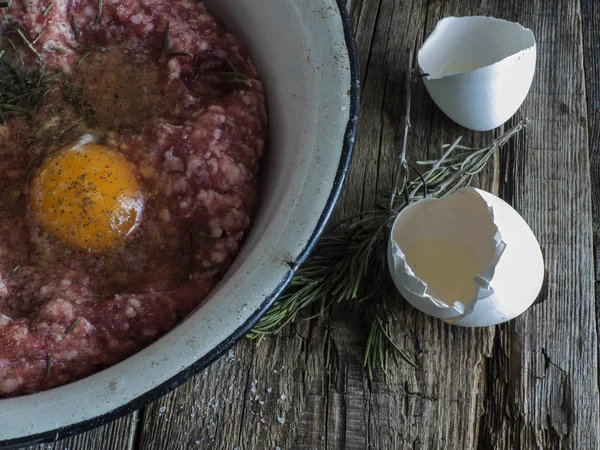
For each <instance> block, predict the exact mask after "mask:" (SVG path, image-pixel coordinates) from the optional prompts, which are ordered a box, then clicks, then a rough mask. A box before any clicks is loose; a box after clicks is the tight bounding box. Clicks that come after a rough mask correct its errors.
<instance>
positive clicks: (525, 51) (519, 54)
mask: <svg viewBox="0 0 600 450" xmlns="http://www.w3.org/2000/svg"><path fill="white" fill-rule="evenodd" d="M418 64H419V68H420V70H421V71H422V73H423V74H428V75H426V76H424V77H423V82H424V83H425V87H426V88H427V91H428V92H429V95H430V96H431V98H432V99H433V101H434V102H435V103H436V105H437V106H438V107H439V108H440V109H441V110H442V111H443V112H444V113H445V114H446V115H447V116H448V117H450V118H451V119H452V120H454V121H455V122H457V123H458V124H460V125H462V126H464V127H466V128H470V129H472V130H476V131H487V130H491V129H494V128H496V127H499V126H500V125H502V124H503V123H505V122H506V121H507V120H508V119H510V118H511V117H512V116H513V115H514V114H515V112H516V111H517V110H518V109H519V107H520V106H521V104H522V103H523V101H524V100H525V97H526V96H527V93H528V92H529V88H530V87H531V82H532V80H533V75H534V72H535V64H536V42H535V37H534V35H533V32H532V31H531V30H529V29H527V28H524V27H523V26H521V25H520V24H518V23H516V22H508V21H506V20H501V19H496V18H494V17H485V16H472V17H446V18H444V19H442V20H440V21H439V22H438V23H437V25H436V27H435V29H434V30H433V32H432V33H431V35H429V37H428V38H427V39H426V40H425V42H424V43H423V45H422V47H421V48H420V50H419V53H418Z"/></svg>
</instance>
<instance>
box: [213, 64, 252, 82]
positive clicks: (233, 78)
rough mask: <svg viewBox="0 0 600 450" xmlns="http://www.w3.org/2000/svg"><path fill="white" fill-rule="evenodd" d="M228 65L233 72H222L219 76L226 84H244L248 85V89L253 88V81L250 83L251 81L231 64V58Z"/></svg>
mask: <svg viewBox="0 0 600 450" xmlns="http://www.w3.org/2000/svg"><path fill="white" fill-rule="evenodd" d="M227 64H229V67H230V68H231V72H221V73H220V74H219V75H220V76H221V77H224V78H225V79H224V81H225V83H243V84H245V85H247V86H248V87H252V81H250V79H249V78H248V77H247V76H246V75H244V74H243V73H241V72H240V71H239V70H238V69H237V68H236V67H235V66H234V65H233V63H232V62H231V59H230V58H227Z"/></svg>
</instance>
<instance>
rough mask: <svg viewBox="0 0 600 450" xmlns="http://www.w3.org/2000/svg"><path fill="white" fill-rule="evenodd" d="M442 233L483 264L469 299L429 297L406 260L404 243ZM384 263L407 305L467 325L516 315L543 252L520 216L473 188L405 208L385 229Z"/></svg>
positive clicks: (531, 294) (530, 294) (529, 296)
mask: <svg viewBox="0 0 600 450" xmlns="http://www.w3.org/2000/svg"><path fill="white" fill-rule="evenodd" d="M441 234H445V236H446V237H449V238H452V239H455V240H456V241H457V242H462V243H468V245H469V246H470V247H471V248H472V249H473V250H474V251H475V253H476V254H477V257H478V259H479V260H480V261H482V267H484V268H485V269H484V270H482V271H481V273H478V275H477V276H476V277H475V278H474V280H473V281H474V282H475V284H476V285H477V289H476V293H475V295H474V297H473V298H472V299H470V300H468V301H465V302H456V303H454V304H453V305H447V304H445V303H444V302H443V301H441V300H439V299H436V298H434V297H432V296H431V295H429V293H428V292H427V283H426V282H424V281H423V280H421V279H419V278H418V277H417V276H415V274H414V273H413V271H412V270H411V268H410V267H409V265H408V264H407V262H406V258H405V256H404V253H403V251H402V247H401V246H402V245H403V244H402V243H403V242H411V241H412V240H414V239H418V238H419V237H421V238H422V237H423V236H427V235H431V236H440V235H441ZM388 263H389V269H390V273H391V275H392V278H393V280H394V283H395V285H396V287H397V289H398V291H399V292H400V293H401V294H402V296H403V297H404V298H405V299H406V300H407V301H408V302H409V303H410V304H411V305H412V306H414V307H415V308H417V309H419V310H420V311H422V312H424V313H426V314H428V315H431V316H434V317H438V318H440V319H443V320H445V321H447V322H449V323H452V324H454V325H460V326H467V327H479V326H489V325H495V324H498V323H502V322H506V321H508V320H510V319H513V318H514V317H516V316H518V315H520V314H521V313H523V312H524V311H525V310H526V309H527V308H529V306H531V304H532V303H533V302H534V301H535V299H536V298H537V296H538V294H539V292H540V290H541V287H542V284H543V280H544V261H543V256H542V252H541V249H540V246H539V244H538V242H537V239H536V238H535V235H534V234H533V232H532V231H531V229H530V228H529V226H528V225H527V223H526V222H525V220H523V218H522V217H521V216H520V215H519V214H518V213H517V212H516V211H515V210H514V209H513V208H512V207H511V206H510V205H509V204H507V203H506V202H505V201H503V200H502V199H500V198H499V197H497V196H495V195H493V194H491V193H489V192H486V191H483V190H480V189H475V188H463V189H459V190H458V191H456V192H455V193H454V194H452V195H449V196H447V197H445V198H442V199H423V200H420V201H418V202H415V203H414V204H412V205H410V206H408V207H407V208H405V209H404V210H403V211H402V212H401V213H400V214H399V215H398V217H397V218H396V221H395V222H394V225H393V227H392V232H391V233H390V241H389V247H388Z"/></svg>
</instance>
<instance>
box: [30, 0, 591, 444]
mask: <svg viewBox="0 0 600 450" xmlns="http://www.w3.org/2000/svg"><path fill="white" fill-rule="evenodd" d="M348 9H349V11H350V14H351V17H352V24H353V27H354V31H355V34H356V38H357V47H358V52H359V57H360V61H361V83H362V105H361V119H360V123H359V134H358V137H357V142H356V149H355V155H354V159H353V164H352V166H351V169H350V172H349V174H348V179H347V180H348V181H347V184H346V186H345V189H344V193H343V195H342V197H341V199H340V202H339V204H338V207H337V209H336V212H335V217H337V218H339V217H344V216H346V215H349V214H351V213H354V212H357V211H360V210H361V209H368V208H371V207H373V205H374V204H375V203H376V201H377V198H378V196H379V195H382V194H386V193H387V191H388V190H389V188H390V185H391V179H392V177H393V170H394V166H395V161H396V158H397V156H398V154H399V151H400V143H401V140H402V131H403V121H404V117H403V111H404V102H405V98H404V80H405V77H406V49H407V48H410V49H413V50H414V49H417V48H418V47H419V46H420V44H421V43H422V41H423V39H424V38H425V37H426V36H427V35H428V34H429V33H430V32H431V31H432V29H433V28H434V26H435V24H436V22H437V21H438V20H439V19H441V18H443V17H445V16H449V15H456V16H460V15H492V16H496V17H501V18H504V19H507V20H514V21H518V22H520V23H521V24H523V25H524V26H527V27H530V28H531V29H532V30H533V32H534V34H535V36H536V38H537V42H538V64H537V72H536V76H535V78H534V82H533V85H532V88H531V91H530V94H529V96H528V98H527V100H526V101H525V103H524V105H523V106H522V108H521V109H520V110H519V111H518V113H517V114H516V115H515V117H514V118H513V119H511V121H509V123H507V124H506V126H510V125H512V124H513V123H515V122H516V121H517V120H519V119H520V118H522V117H525V116H527V117H528V118H529V119H530V120H531V125H530V126H529V127H528V129H527V131H526V132H525V133H524V134H522V135H521V136H520V137H519V138H518V139H517V140H515V141H513V142H511V143H510V144H509V145H508V146H507V148H506V149H505V150H504V151H503V152H502V153H501V154H499V155H497V158H496V162H497V164H498V166H497V167H496V168H495V170H494V168H490V170H487V171H485V172H484V173H483V174H482V175H481V176H480V177H479V178H478V179H477V180H476V183H477V184H478V185H479V186H481V187H483V188H485V189H489V190H491V189H495V190H496V191H497V192H496V193H498V194H499V195H501V196H502V197H503V198H504V199H505V200H507V201H508V202H509V203H511V204H512V205H513V206H514V207H515V208H516V209H517V211H519V212H520V213H521V214H522V215H523V217H524V218H525V220H526V221H527V222H528V223H529V224H530V226H531V228H532V230H533V231H534V233H535V234H536V236H537V237H538V239H539V241H540V244H541V246H542V248H543V250H544V253H545V261H546V265H547V269H548V271H549V282H548V287H547V295H546V296H545V300H544V301H542V302H540V303H538V304H536V305H534V306H533V307H532V308H530V309H529V310H528V311H527V312H526V313H525V314H523V315H522V316H520V317H519V318H517V319H516V320H513V321H511V322H509V323H508V324H504V325H501V326H497V327H490V328H485V329H465V328H459V327H453V326H450V325H446V324H443V323H442V322H440V321H438V320H435V319H432V318H430V317H427V316H425V315H423V314H421V313H419V312H418V311H416V310H414V309H412V308H410V307H408V306H407V304H406V303H405V302H403V301H402V300H401V299H400V298H396V305H397V309H398V315H399V316H400V320H399V323H398V326H397V329H396V338H397V340H398V342H399V343H400V344H401V345H402V346H403V348H404V349H406V351H407V352H408V354H409V355H411V356H412V357H413V358H414V359H415V360H416V362H417V363H418V365H419V367H418V368H417V369H413V368H411V367H409V366H408V365H401V366H400V367H398V368H397V370H396V371H394V373H393V375H392V377H391V379H390V380H389V382H388V383H385V382H384V381H383V380H382V379H381V377H379V376H377V377H376V378H375V379H374V380H373V381H372V382H370V381H369V380H368V378H367V377H366V375H365V372H364V370H363V367H362V357H363V355H362V351H363V348H364V344H365V342H366V337H367V333H368V327H367V324H366V323H365V320H364V314H362V311H363V309H362V308H364V305H361V304H344V305H336V306H334V307H333V308H332V309H331V311H330V315H329V316H328V317H327V318H320V319H318V320H315V321H313V322H299V323H297V324H293V325H291V326H289V327H287V328H286V329H284V330H283V332H282V333H281V334H280V335H278V336H276V337H273V338H271V339H267V340H266V341H265V342H264V343H263V344H262V345H261V346H260V347H255V346H254V344H253V343H251V342H249V341H246V340H243V341H242V342H240V343H239V344H238V345H237V346H236V347H235V348H234V349H233V350H232V352H231V353H230V354H229V355H226V356H224V357H223V358H221V360H219V361H218V362H217V363H215V364H214V365H213V366H212V367H211V368H209V369H208V370H207V371H205V372H204V373H201V374H199V375H198V376H196V377H194V378H193V379H192V380H191V381H189V382H188V383H186V384H185V385H184V386H182V387H180V388H179V389H177V390H176V391H174V392H172V393H171V394H169V395H167V396H165V397H164V398H162V399H160V400H158V401H156V402H155V403H154V404H152V405H150V406H149V407H148V408H146V409H145V410H144V411H143V413H141V414H140V417H141V419H140V423H139V425H140V426H141V428H140V430H139V436H138V438H137V439H136V440H134V439H133V436H136V432H135V416H130V417H128V418H125V419H123V420H121V421H118V422H115V423H114V424H111V425H107V426H106V427H104V428H101V429H99V430H94V431H91V432H89V433H86V434H84V435H82V436H79V437H76V438H73V439H70V440H66V441H65V442H61V443H59V444H57V446H55V447H54V448H55V449H60V450H66V449H67V448H69V450H74V449H76V450H79V449H88V448H89V449H96V448H98V449H100V448H102V449H104V450H110V449H118V450H121V449H130V448H134V447H135V448H137V449H141V450H170V449H229V450H231V449H235V448H237V449H239V450H242V449H267V448H270V449H275V448H280V449H307V450H308V449H310V450H312V449H365V448H373V449H415V450H416V449H438V448H439V449H442V448H444V449H446V448H449V449H482V450H486V449H499V450H500V449H502V450H504V449H592V448H598V445H599V442H598V436H599V425H598V420H599V406H598V402H599V398H598V385H597V366H598V361H597V357H598V355H597V351H598V348H597V345H598V342H597V317H598V314H597V308H596V303H597V302H596V300H595V286H594V282H595V281H596V280H598V279H599V277H598V273H599V272H598V271H599V270H600V269H598V268H597V269H596V275H594V254H593V248H594V241H595V242H596V243H597V242H600V241H598V239H595V240H594V237H596V238H597V237H598V233H599V232H600V225H599V224H600V190H599V186H600V177H599V176H598V174H599V173H600V172H599V171H600V156H599V155H600V148H599V147H600V77H599V75H598V72H597V68H598V67H599V64H600V6H598V5H597V4H596V3H595V2H594V1H593V0H582V2H581V4H580V3H578V2H577V1H569V0H561V1H554V2H544V1H542V0H534V1H529V2H522V1H520V0H483V1H476V0H444V1H441V0H429V1H421V0H413V1H409V0H349V1H348ZM412 123H413V128H412V129H411V131H410V136H409V156H410V158H411V159H412V160H416V159H421V158H424V157H432V156H439V154H440V146H441V144H442V143H447V142H450V141H452V140H453V139H454V138H455V137H456V136H458V135H462V136H463V143H465V144H467V145H473V146H476V145H482V144H483V143H485V142H487V141H489V140H490V139H491V138H493V137H494V136H496V135H498V134H499V133H500V132H501V131H502V130H497V131H495V132H489V133H474V132H470V131H468V130H465V129H464V128H461V127H459V126H457V125H455V124H454V123H453V122H451V121H450V120H449V119H448V118H447V117H445V116H444V115H443V114H442V113H441V112H440V111H439V110H438V109H437V107H435V105H433V103H432V101H431V99H430V98H429V97H428V95H427V92H426V91H425V89H424V87H423V85H422V84H421V83H419V84H417V85H416V86H415V87H414V91H413V101H412ZM494 173H495V174H496V177H497V179H496V183H493V177H494ZM590 174H592V176H590ZM592 206H593V209H592ZM594 233H595V235H594ZM110 436H114V437H110ZM134 442H135V445H134ZM132 445H134V447H132ZM41 448H42V447H36V449H38V450H41Z"/></svg>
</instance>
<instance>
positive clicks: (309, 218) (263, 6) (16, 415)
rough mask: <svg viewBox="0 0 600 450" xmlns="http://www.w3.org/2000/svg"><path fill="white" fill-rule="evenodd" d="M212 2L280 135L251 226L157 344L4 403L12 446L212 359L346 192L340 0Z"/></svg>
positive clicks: (351, 91) (172, 382) (175, 379)
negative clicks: (199, 298) (205, 293)
mask: <svg viewBox="0 0 600 450" xmlns="http://www.w3.org/2000/svg"><path fill="white" fill-rule="evenodd" d="M205 3H206V6H207V8H208V9H209V10H211V11H212V12H214V13H215V14H216V15H217V16H219V17H221V18H222V19H223V20H224V22H225V23H227V24H229V25H230V26H231V28H232V29H233V31H234V33H235V34H236V35H238V36H239V37H240V38H242V39H243V40H244V42H245V43H246V44H247V45H248V46H249V48H250V51H251V53H252V55H253V58H254V61H255V63H256V65H257V68H258V70H259V72H260V74H261V77H262V80H263V82H264V85H265V90H266V95H267V102H268V111H269V128H270V142H269V147H268V149H267V151H266V157H265V159H264V161H263V164H262V167H261V171H260V174H259V177H260V180H261V181H260V183H261V186H260V196H259V199H260V200H259V205H258V211H257V215H256V217H255V219H254V222H253V225H252V227H251V230H250V233H249V234H248V236H247V238H246V240H245V243H244V245H243V247H242V249H241V251H240V253H239V255H238V256H237V258H236V260H235V261H234V264H233V265H232V266H231V268H230V269H229V271H228V272H227V274H226V275H225V277H224V278H223V280H222V281H221V282H220V283H219V285H218V286H217V287H216V288H215V289H214V291H213V292H212V293H211V295H210V297H209V298H208V299H207V300H206V301H205V302H204V303H203V304H202V306H201V307H199V308H198V309H197V310H196V311H195V312H194V313H193V314H191V315H190V316H189V317H188V318H187V319H185V320H184V321H183V322H181V323H180V324H179V325H178V326H177V327H176V328H174V329H173V330H172V331H171V332H169V333H168V334H166V335H165V336H163V337H162V338H161V339H159V340H158V341H156V342H155V343H154V344H152V345H150V346H149V347H147V348H145V349H144V350H142V351H140V352H139V353H137V354H135V355H133V356H131V357H130V358H128V359H126V360H125V361H123V362H121V363H119V364H116V365H114V366H112V367H110V368H108V369H105V370H103V371H101V372H99V373H97V374H94V375H92V376H89V377H87V378H85V379H82V380H80V381H77V382H74V383H70V384H68V385H65V386H62V387H59V388H56V389H52V390H49V391H45V392H42V393H38V394H34V395H29V396H23V397H18V398H14V399H6V400H0V423H2V426H1V427H0V446H1V447H3V448H11V447H17V446H23V445H30V444H34V443H40V442H47V441H51V440H57V439H60V438H64V437H66V436H68V435H72V434H75V433H79V432H82V431H85V430H88V429H90V428H93V427H96V426H98V425H101V424H103V423H106V422H109V421H111V420H114V419H116V418H118V417H119V416H122V415H124V414H126V413H129V412H131V411H134V410H135V409H138V408H140V407H142V406H144V405H146V404H147V403H149V402H151V401H152V400H154V399H156V398H158V397H160V396H162V395H164V394H166V393H167V392H169V391H170V390H172V389H174V388H176V387H177V386H179V385H180V384H182V383H183V382H185V381H186V380H188V379H189V378H190V377H191V376H192V375H194V374H196V373H198V372H199V371H201V370H203V369H204V368H206V367H207V366H209V365H210V364H211V363H212V362H213V361H215V360H216V359H217V358H219V356H221V355H222V354H223V353H224V352H226V351H227V350H228V349H229V348H230V347H231V346H232V345H233V344H234V343H235V342H236V341H238V340H239V339H240V338H242V337H243V336H244V335H245V334H246V333H247V332H248V330H250V329H251V328H252V326H253V325H254V324H255V323H256V321H257V320H258V319H259V318H260V317H261V315H262V314H263V313H264V312H265V311H266V310H267V308H268V307H269V306H270V305H271V304H272V303H273V301H274V300H275V299H276V298H277V296H278V295H279V294H280V293H281V291H282V290H283V289H284V287H285V286H286V284H287V283H288V282H289V281H290V279H291V277H292V276H293V274H294V270H295V269H296V268H297V267H298V265H299V264H300V263H301V262H302V261H303V260H304V259H305V258H306V256H307V255H308V253H309V252H310V250H311V248H312V247H313V246H314V244H315V242H316V241H317V239H318V237H319V235H320V234H321V231H322V230H323V227H324V225H325V223H326V221H327V219H328V217H329V215H330V213H331V210H332V208H333V206H334V204H335V202H336V200H337V198H338V195H339V193H340V189H341V186H342V182H343V180H344V177H345V174H346V171H347V168H348V164H349V162H350V155H351V151H352V146H353V142H354V134H355V131H356V121H357V116H358V107H359V73H358V61H357V56H356V49H355V47H354V41H353V37H352V31H351V25H350V21H349V19H348V15H347V12H346V10H345V8H344V6H343V4H342V1H341V0H337V4H336V3H335V2H329V1H325V0H314V1H305V0H236V1H231V2H221V1H218V0H205Z"/></svg>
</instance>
